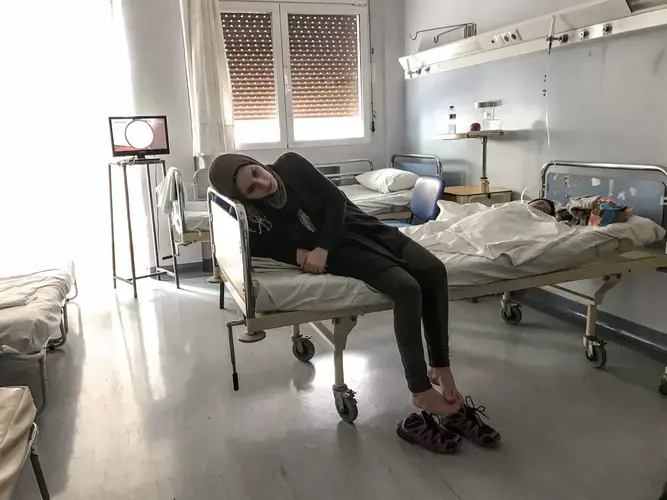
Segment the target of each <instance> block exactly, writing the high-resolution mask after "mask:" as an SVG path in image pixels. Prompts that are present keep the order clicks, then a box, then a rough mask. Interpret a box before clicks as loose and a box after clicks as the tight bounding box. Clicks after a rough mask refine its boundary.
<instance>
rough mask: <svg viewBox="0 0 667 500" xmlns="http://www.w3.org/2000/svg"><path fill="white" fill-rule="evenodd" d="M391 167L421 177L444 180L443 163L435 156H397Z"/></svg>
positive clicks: (393, 157)
mask: <svg viewBox="0 0 667 500" xmlns="http://www.w3.org/2000/svg"><path fill="white" fill-rule="evenodd" d="M390 166H391V167H392V168H397V169H399V170H405V171H407V172H412V173H414V174H417V175H418V176H420V177H440V178H442V162H441V161H440V159H439V158H438V157H437V156H433V155H421V154H397V155H394V156H392V158H391V164H390Z"/></svg>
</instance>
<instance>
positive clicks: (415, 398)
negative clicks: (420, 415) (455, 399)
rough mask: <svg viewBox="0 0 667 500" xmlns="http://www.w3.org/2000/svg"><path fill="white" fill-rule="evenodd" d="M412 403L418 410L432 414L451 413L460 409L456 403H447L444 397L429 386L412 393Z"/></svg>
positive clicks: (444, 414) (445, 414)
mask: <svg viewBox="0 0 667 500" xmlns="http://www.w3.org/2000/svg"><path fill="white" fill-rule="evenodd" d="M412 404H413V405H414V406H416V407H417V408H419V409H420V410H424V411H427V412H429V413H433V414H434V415H441V416H443V417H445V416H447V415H453V414H454V413H456V412H457V411H459V410H460V409H461V405H460V404H458V403H453V404H452V403H448V402H447V401H445V398H444V397H443V396H442V394H440V393H439V392H438V391H436V390H435V389H433V388H431V389H429V390H427V391H424V392H418V393H416V394H415V393H413V394H412Z"/></svg>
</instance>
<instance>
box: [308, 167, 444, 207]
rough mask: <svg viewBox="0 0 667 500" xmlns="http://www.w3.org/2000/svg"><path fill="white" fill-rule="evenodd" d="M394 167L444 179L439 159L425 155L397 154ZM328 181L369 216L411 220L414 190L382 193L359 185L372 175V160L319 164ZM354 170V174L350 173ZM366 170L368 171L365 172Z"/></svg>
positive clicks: (319, 168)
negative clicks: (363, 176) (365, 175)
mask: <svg viewBox="0 0 667 500" xmlns="http://www.w3.org/2000/svg"><path fill="white" fill-rule="evenodd" d="M389 166H390V167H391V168H396V169H399V170H405V171H408V172H412V173H415V174H417V175H419V176H434V177H442V163H441V161H440V159H439V158H438V157H437V156H433V155H421V154H396V155H394V156H393V157H392V158H391V162H390V164H389ZM316 167H317V169H318V170H320V171H321V172H322V173H323V174H324V175H326V177H327V178H329V179H330V180H331V181H332V182H334V183H335V184H336V185H338V187H339V188H340V190H341V191H343V193H345V195H346V196H347V197H348V198H349V199H350V201H352V202H353V203H354V204H355V205H357V206H358V207H359V208H360V209H361V210H363V211H364V212H366V213H367V214H370V215H374V216H375V217H377V218H378V219H409V218H410V216H411V215H412V213H411V212H410V200H411V199H412V190H411V189H407V190H403V191H396V192H393V193H379V192H377V191H373V190H372V189H368V188H366V187H364V186H362V185H361V184H359V183H358V182H357V181H356V179H355V177H356V176H357V175H360V174H363V173H366V172H372V171H373V170H374V169H375V168H374V165H373V162H372V161H371V160H367V159H364V160H343V161H339V162H334V163H327V164H320V165H316ZM349 167H352V168H353V170H352V171H347V169H348V168H349ZM364 168H365V169H364Z"/></svg>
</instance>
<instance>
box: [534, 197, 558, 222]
mask: <svg viewBox="0 0 667 500" xmlns="http://www.w3.org/2000/svg"><path fill="white" fill-rule="evenodd" d="M528 206H529V207H531V208H534V209H535V210H539V211H540V212H544V213H545V214H547V215H551V216H552V217H555V216H556V205H555V204H554V202H553V201H551V200H547V199H546V198H536V199H534V200H532V201H531V202H529V203H528Z"/></svg>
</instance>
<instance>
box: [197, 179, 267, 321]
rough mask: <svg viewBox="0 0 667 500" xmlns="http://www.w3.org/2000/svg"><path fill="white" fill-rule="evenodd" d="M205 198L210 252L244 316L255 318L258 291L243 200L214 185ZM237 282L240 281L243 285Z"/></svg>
mask: <svg viewBox="0 0 667 500" xmlns="http://www.w3.org/2000/svg"><path fill="white" fill-rule="evenodd" d="M206 202H207V206H208V217H209V225H210V230H211V253H212V254H213V258H214V259H215V260H217V262H218V264H219V267H220V272H221V273H222V276H223V278H224V281H226V282H227V283H228V290H229V291H230V293H232V295H234V299H235V300H236V302H237V303H238V304H239V306H241V307H242V309H243V314H244V316H245V317H246V318H247V319H252V318H254V317H255V303H254V302H255V301H254V297H255V293H254V292H255V291H254V284H253V280H252V257H251V255H250V226H249V224H248V214H247V212H246V210H245V207H244V206H243V204H242V203H241V202H239V201H237V200H234V199H232V198H227V197H226V196H223V195H222V194H220V193H219V192H218V191H216V190H215V189H214V188H213V187H209V188H208V191H207V200H206ZM222 204H224V205H226V206H223V205H222ZM232 212H233V213H232ZM221 233H224V234H221ZM237 284H240V285H241V286H240V289H239V287H237ZM221 286H224V285H223V284H221Z"/></svg>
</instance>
